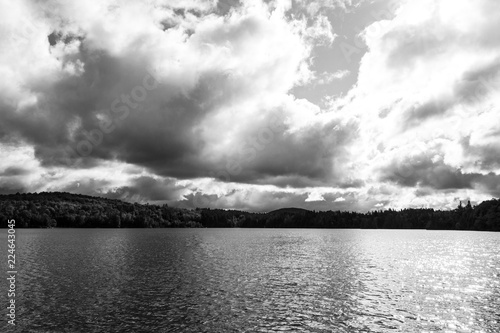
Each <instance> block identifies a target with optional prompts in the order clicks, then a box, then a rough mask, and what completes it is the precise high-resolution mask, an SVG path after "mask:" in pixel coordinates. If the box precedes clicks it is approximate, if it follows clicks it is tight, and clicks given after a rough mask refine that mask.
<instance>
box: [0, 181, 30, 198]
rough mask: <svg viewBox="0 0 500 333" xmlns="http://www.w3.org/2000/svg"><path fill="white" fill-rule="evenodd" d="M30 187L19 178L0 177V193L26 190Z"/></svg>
mask: <svg viewBox="0 0 500 333" xmlns="http://www.w3.org/2000/svg"><path fill="white" fill-rule="evenodd" d="M27 190H28V187H27V186H26V185H24V184H23V182H22V181H21V180H20V179H19V178H12V177H0V194H12V193H17V192H20V193H22V192H26V191H27Z"/></svg>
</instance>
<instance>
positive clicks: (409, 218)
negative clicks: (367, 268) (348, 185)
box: [0, 192, 500, 231]
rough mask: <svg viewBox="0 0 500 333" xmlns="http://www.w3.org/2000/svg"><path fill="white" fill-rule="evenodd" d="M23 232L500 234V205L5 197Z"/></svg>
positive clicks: (5, 209)
mask: <svg viewBox="0 0 500 333" xmlns="http://www.w3.org/2000/svg"><path fill="white" fill-rule="evenodd" d="M8 219H15V220H16V227H17V228H51V227H60V228H96V227H98V228H172V227H173V228H175V227H182V228H184V227H208V228H213V227H224V228H226V227H242V228H367V229H368V228H370V229H373V228H380V229H445V230H490V231H500V200H498V199H492V200H489V201H484V202H483V203H481V204H479V205H478V206H475V207H472V206H471V204H470V202H469V203H468V204H467V205H466V206H465V207H464V206H462V204H460V205H459V207H457V208H456V209H455V210H451V211H440V210H434V209H425V208H421V209H404V210H401V211H395V210H390V209H389V210H384V211H372V212H369V213H355V212H341V211H321V212H315V211H308V210H304V209H298V208H285V209H279V210H275V211H272V212H269V213H248V212H242V211H235V210H222V209H200V208H197V209H194V210H189V209H181V208H173V207H168V206H167V205H161V206H159V205H149V204H145V205H142V204H138V203H129V202H123V201H120V200H112V199H106V198H100V197H90V196H85V195H78V194H70V193H60V192H51V193H46V192H42V193H25V194H19V193H17V194H10V195H0V221H1V227H7V220H8Z"/></svg>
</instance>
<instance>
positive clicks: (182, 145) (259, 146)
mask: <svg viewBox="0 0 500 333" xmlns="http://www.w3.org/2000/svg"><path fill="white" fill-rule="evenodd" d="M307 4H308V5H307ZM307 4H306V3H305V2H303V1H292V2H290V1H273V2H262V1H255V2H242V1H241V2H240V1H195V0H189V1H188V0H186V1H181V2H176V3H175V4H174V3H171V4H166V3H164V2H161V1H153V2H151V1H139V2H134V3H124V2H118V1H115V0H106V1H89V2H78V1H56V0H51V1H46V2H28V1H18V2H16V3H15V4H9V5H8V6H7V5H6V4H5V3H1V4H0V13H2V14H0V15H1V19H0V36H1V37H2V39H1V40H2V48H3V49H4V50H6V52H1V53H0V73H1V74H2V78H3V80H2V82H0V190H1V191H2V192H3V193H8V192H12V191H18V190H22V191H25V190H26V191H34V190H67V191H72V192H78V193H86V194H98V195H104V196H109V197H115V198H122V199H125V200H130V201H134V200H135V201H151V202H168V203H169V204H177V205H181V206H185V207H194V206H196V205H197V204H199V205H206V206H213V207H220V208H241V209H243V208H244V209H251V210H272V209H275V208H279V207H283V206H297V207H303V208H310V209H337V208H338V209H357V210H370V209H374V208H379V207H381V206H380V205H381V204H382V205H383V207H404V206H405V205H414V206H420V205H427V206H435V205H441V206H442V207H451V205H452V204H455V203H454V199H452V198H456V197H465V196H467V197H477V198H487V196H490V195H498V194H499V192H500V191H499V187H498V186H499V185H498V184H499V181H498V177H499V176H498V175H500V158H499V157H498V156H500V124H499V122H498V105H499V102H500V94H499V91H500V61H499V59H500V37H499V36H500V34H498V32H497V31H500V29H499V28H500V26H499V25H500V23H499V22H500V17H499V16H500V14H498V13H500V10H498V9H500V8H499V6H500V5H499V4H497V3H496V2H495V1H493V0H481V1H478V2H468V1H465V0H459V1H454V2H452V1H448V0H440V1H430V0H425V1H416V0H407V1H404V2H402V3H401V4H399V7H398V9H397V10H396V11H394V10H392V9H393V8H392V7H393V6H392V4H388V6H391V10H390V12H391V13H392V14H391V15H389V16H390V17H389V16H387V17H386V16H384V17H380V20H378V21H377V22H375V23H373V24H372V25H371V26H368V27H367V28H366V29H364V30H363V31H362V32H361V33H360V36H361V38H363V40H364V42H365V43H366V46H367V52H366V53H365V54H364V56H363V58H362V60H361V62H360V66H359V73H358V75H357V82H356V84H354V85H353V87H352V89H351V90H350V91H349V92H348V93H346V94H343V95H341V96H340V97H338V98H334V97H330V98H329V101H330V102H329V103H328V105H329V106H328V108H326V109H325V108H322V107H320V106H318V105H315V104H314V103H312V102H311V101H309V100H307V99H305V98H299V97H296V96H294V95H293V93H292V92H293V91H294V88H296V87H310V88H311V89H312V88H316V87H317V86H319V85H322V87H320V88H325V89H326V88H328V87H333V85H335V84H336V83H337V82H339V80H342V79H343V78H345V77H346V76H347V75H350V72H349V71H347V70H342V69H338V68H340V67H339V66H336V65H337V64H330V65H332V66H331V67H329V68H335V70H324V69H323V68H322V67H321V66H319V65H318V67H317V68H316V67H313V64H314V58H315V56H316V53H317V52H321V50H324V49H329V48H330V46H332V45H333V44H334V43H336V37H337V35H336V32H335V31H334V29H333V27H332V24H331V22H330V18H329V17H331V16H332V15H331V14H332V12H333V11H339V13H345V12H346V11H351V10H356V8H358V6H360V4H362V2H351V1H334V2H325V1H313V2H308V3H307ZM336 13H337V12H336ZM130 22H134V24H130ZM332 43H333V44H332ZM334 65H335V66H334ZM316 73H320V74H316ZM353 73H354V72H353ZM351 78H354V75H351V76H350V77H349V78H348V79H349V80H350V79H351ZM317 90H318V91H319V89H317ZM113 170H115V172H114V173H113ZM447 198H448V199H447ZM340 199H344V200H340ZM377 205H378V206H377Z"/></svg>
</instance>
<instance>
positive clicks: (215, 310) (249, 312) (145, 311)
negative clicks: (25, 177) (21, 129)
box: [0, 229, 500, 333]
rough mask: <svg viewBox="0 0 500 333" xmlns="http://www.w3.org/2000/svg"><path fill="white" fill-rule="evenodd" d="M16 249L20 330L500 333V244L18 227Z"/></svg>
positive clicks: (412, 233) (484, 239) (378, 233)
mask: <svg viewBox="0 0 500 333" xmlns="http://www.w3.org/2000/svg"><path fill="white" fill-rule="evenodd" d="M6 239H7V237H6V230H2V231H1V244H0V249H1V251H2V257H5V258H4V259H5V260H4V259H2V260H1V265H0V267H1V269H2V271H3V272H5V271H6V270H7V269H6V257H7V248H6V244H7V242H6ZM17 250H18V251H17V260H18V281H17V288H18V293H17V298H16V299H17V319H18V326H17V331H16V332H274V331H300V332H495V333H496V332H499V331H500V233H480V232H452V231H446V232H444V231H421V230H409V231H389V230H297V229H285V230H269V229H258V230H250V229H175V230H172V229H161V230H159V229H156V230H152V229H140V230H132V229H128V230H127V229H126V230H119V229H118V230H105V229H90V230H89V229H69V230H64V229H52V230H19V229H18V230H17ZM4 254H5V255H4ZM2 281H3V282H2V284H0V286H1V287H2V291H1V293H0V294H1V295H2V296H1V298H0V299H1V301H2V309H5V307H6V301H7V300H6V290H7V285H6V280H5V279H2ZM4 305H5V306H4ZM5 318H6V316H5V310H3V313H2V322H1V323H0V324H1V325H2V326H1V328H0V331H6V330H5V329H4V328H5V327H6V322H5ZM7 331H9V330H7Z"/></svg>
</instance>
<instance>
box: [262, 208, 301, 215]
mask: <svg viewBox="0 0 500 333" xmlns="http://www.w3.org/2000/svg"><path fill="white" fill-rule="evenodd" d="M306 212H310V210H307V209H303V208H293V207H290V208H280V209H276V210H273V211H270V212H269V213H268V214H300V213H306Z"/></svg>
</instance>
